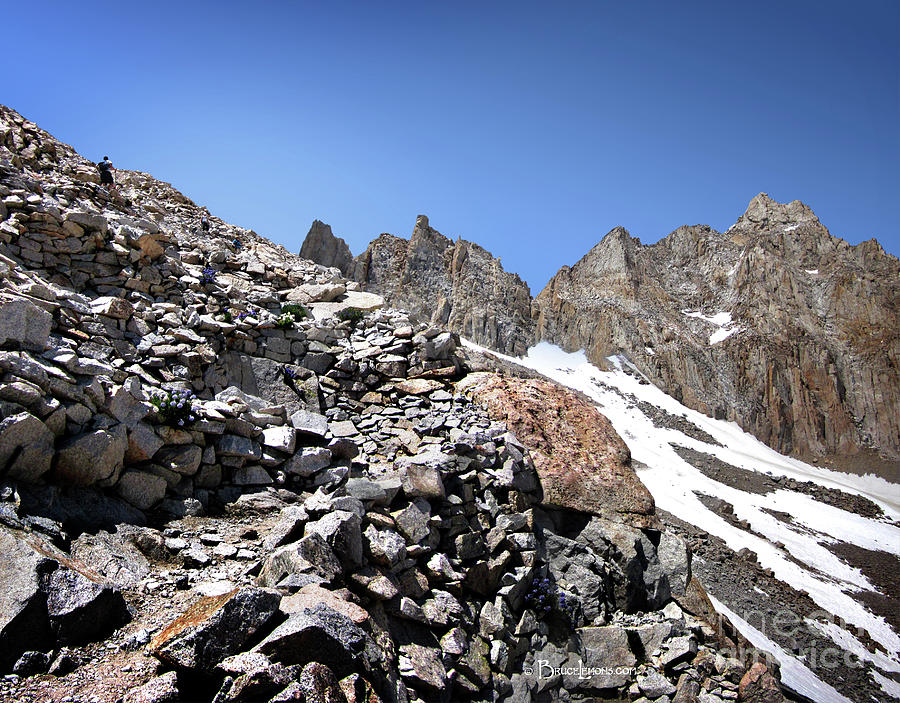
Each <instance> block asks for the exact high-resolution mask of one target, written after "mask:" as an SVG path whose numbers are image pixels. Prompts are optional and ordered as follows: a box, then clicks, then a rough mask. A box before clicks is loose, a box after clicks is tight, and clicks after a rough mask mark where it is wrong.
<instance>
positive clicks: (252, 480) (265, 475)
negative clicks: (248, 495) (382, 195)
mask: <svg viewBox="0 0 900 703" xmlns="http://www.w3.org/2000/svg"><path fill="white" fill-rule="evenodd" d="M231 480H232V482H233V483H234V485H235V486H271V485H272V484H273V483H274V481H273V480H272V477H271V476H270V475H269V472H268V471H266V470H265V469H264V468H263V467H262V466H259V465H258V464H251V465H250V466H239V467H238V468H236V469H235V470H234V471H233V472H232V474H231Z"/></svg>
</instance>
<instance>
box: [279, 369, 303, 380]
mask: <svg viewBox="0 0 900 703" xmlns="http://www.w3.org/2000/svg"><path fill="white" fill-rule="evenodd" d="M283 371H284V377H285V379H287V380H290V381H295V380H297V379H298V378H299V377H300V374H299V373H297V369H295V368H293V367H292V366H287V365H285V366H284V367H283Z"/></svg>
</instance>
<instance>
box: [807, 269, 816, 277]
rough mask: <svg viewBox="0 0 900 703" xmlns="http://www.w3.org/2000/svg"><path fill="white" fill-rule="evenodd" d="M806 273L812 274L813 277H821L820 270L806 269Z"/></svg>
mask: <svg viewBox="0 0 900 703" xmlns="http://www.w3.org/2000/svg"><path fill="white" fill-rule="evenodd" d="M806 273H808V274H811V275H813V276H818V275H819V269H806Z"/></svg>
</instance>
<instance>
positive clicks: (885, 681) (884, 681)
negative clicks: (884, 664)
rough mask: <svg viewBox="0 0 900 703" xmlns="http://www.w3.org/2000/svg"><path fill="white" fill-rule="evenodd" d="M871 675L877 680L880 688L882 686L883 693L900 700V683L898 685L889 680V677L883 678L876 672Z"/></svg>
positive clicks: (873, 671) (871, 672)
mask: <svg viewBox="0 0 900 703" xmlns="http://www.w3.org/2000/svg"><path fill="white" fill-rule="evenodd" d="M869 675H870V676H871V677H872V678H873V679H875V682H876V683H877V684H878V685H879V686H881V690H882V691H884V692H885V693H886V694H888V695H889V696H890V697H891V698H896V699H898V700H900V683H897V682H896V681H894V680H893V679H889V678H888V677H887V676H882V675H881V674H879V673H878V672H877V671H875V670H872V671H870V672H869Z"/></svg>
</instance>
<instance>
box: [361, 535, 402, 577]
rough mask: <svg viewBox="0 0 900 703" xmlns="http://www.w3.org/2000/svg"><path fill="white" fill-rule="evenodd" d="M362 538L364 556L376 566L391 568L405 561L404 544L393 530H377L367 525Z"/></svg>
mask: <svg viewBox="0 0 900 703" xmlns="http://www.w3.org/2000/svg"><path fill="white" fill-rule="evenodd" d="M364 537H365V547H366V554H367V555H368V556H369V557H370V558H371V559H372V560H373V561H375V562H377V563H378V564H382V565H384V566H387V567H393V566H396V565H397V564H399V563H400V562H401V561H403V560H404V559H406V542H404V541H403V538H402V537H401V536H400V535H398V534H397V533H396V532H394V531H393V530H379V529H377V528H376V527H375V526H374V525H369V526H368V527H366V531H365V533H364Z"/></svg>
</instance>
